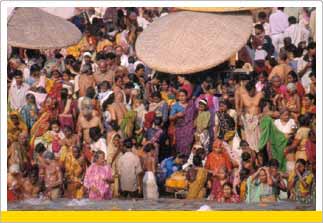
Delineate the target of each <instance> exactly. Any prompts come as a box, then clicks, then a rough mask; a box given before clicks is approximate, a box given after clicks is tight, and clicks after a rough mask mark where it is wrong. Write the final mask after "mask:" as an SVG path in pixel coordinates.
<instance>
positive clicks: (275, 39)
mask: <svg viewBox="0 0 323 223" xmlns="http://www.w3.org/2000/svg"><path fill="white" fill-rule="evenodd" d="M271 40H272V43H273V45H274V47H275V51H276V52H277V53H279V50H280V48H281V47H283V46H284V34H283V33H279V34H272V35H271Z"/></svg>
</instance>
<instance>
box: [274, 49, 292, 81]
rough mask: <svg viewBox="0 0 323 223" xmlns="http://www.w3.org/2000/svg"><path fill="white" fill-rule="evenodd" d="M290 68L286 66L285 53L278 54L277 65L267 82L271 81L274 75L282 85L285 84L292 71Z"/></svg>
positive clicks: (286, 57)
mask: <svg viewBox="0 0 323 223" xmlns="http://www.w3.org/2000/svg"><path fill="white" fill-rule="evenodd" d="M292 70H293V69H292V67H291V66H289V65H288V56H287V53H286V52H280V53H279V55H278V65H276V66H275V67H274V68H273V69H272V71H271V73H270V75H269V77H268V80H269V81H271V80H272V79H273V77H274V76H275V75H278V76H279V77H280V78H281V80H282V82H283V84H287V82H288V74H289V73H290V72H291V71H292Z"/></svg>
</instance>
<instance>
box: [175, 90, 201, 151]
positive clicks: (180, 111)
mask: <svg viewBox="0 0 323 223" xmlns="http://www.w3.org/2000/svg"><path fill="white" fill-rule="evenodd" d="M194 116H195V106H194V103H193V101H191V100H190V101H188V94H187V91H186V90H184V89H181V90H180V91H179V93H178V101H177V102H176V103H175V104H174V105H173V107H172V109H171V111H170V117H169V119H170V121H176V123H175V127H176V130H175V137H176V152H177V153H182V154H185V155H189V154H190V152H191V151H190V150H191V145H192V143H193V134H194V128H193V127H194V126H193V122H194Z"/></svg>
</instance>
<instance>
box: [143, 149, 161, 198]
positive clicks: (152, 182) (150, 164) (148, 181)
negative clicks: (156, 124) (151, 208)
mask: <svg viewBox="0 0 323 223" xmlns="http://www.w3.org/2000/svg"><path fill="white" fill-rule="evenodd" d="M154 149H155V148H154V145H153V144H151V143H149V144H147V145H146V146H145V147H144V153H145V156H144V158H143V169H144V171H145V175H144V178H143V195H144V199H158V196H159V194H158V186H157V182H156V177H155V172H156V162H155V160H156V157H155V155H154Z"/></svg>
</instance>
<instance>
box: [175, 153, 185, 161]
mask: <svg viewBox="0 0 323 223" xmlns="http://www.w3.org/2000/svg"><path fill="white" fill-rule="evenodd" d="M176 157H177V158H178V159H183V160H185V159H186V158H187V156H186V155H185V154H182V153H178V154H177V156H176Z"/></svg>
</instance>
